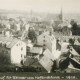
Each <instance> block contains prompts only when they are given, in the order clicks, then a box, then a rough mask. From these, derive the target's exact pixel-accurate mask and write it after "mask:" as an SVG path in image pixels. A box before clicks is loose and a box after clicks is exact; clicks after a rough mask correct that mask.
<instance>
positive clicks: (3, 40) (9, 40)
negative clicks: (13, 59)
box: [0, 36, 19, 48]
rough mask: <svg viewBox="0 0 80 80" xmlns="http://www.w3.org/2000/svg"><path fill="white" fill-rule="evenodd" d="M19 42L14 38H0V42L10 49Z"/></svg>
mask: <svg viewBox="0 0 80 80" xmlns="http://www.w3.org/2000/svg"><path fill="white" fill-rule="evenodd" d="M18 41H19V40H18V39H15V38H12V37H10V38H8V37H2V36H0V42H1V43H4V44H6V46H7V48H12V47H13V46H14V45H15V44H16V43H17V42H18Z"/></svg>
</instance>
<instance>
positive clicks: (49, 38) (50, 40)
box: [37, 31, 56, 54]
mask: <svg viewBox="0 0 80 80" xmlns="http://www.w3.org/2000/svg"><path fill="white" fill-rule="evenodd" d="M37 44H38V45H42V46H45V47H47V48H48V49H49V50H50V51H51V53H53V54H54V53H55V52H56V39H55V37H54V35H53V34H52V33H51V32H48V31H47V32H44V33H42V34H41V35H39V36H38V37H37Z"/></svg>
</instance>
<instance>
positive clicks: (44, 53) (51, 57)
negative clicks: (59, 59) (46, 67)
mask: <svg viewBox="0 0 80 80" xmlns="http://www.w3.org/2000/svg"><path fill="white" fill-rule="evenodd" d="M43 55H44V56H46V57H48V58H49V59H51V60H54V56H53V54H52V53H51V52H50V51H49V49H46V50H45V51H44V52H43Z"/></svg>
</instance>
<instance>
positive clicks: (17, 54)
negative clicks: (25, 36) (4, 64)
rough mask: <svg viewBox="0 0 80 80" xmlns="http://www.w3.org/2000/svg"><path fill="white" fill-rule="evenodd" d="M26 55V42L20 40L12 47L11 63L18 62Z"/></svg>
mask: <svg viewBox="0 0 80 80" xmlns="http://www.w3.org/2000/svg"><path fill="white" fill-rule="evenodd" d="M25 56H26V44H25V43H24V42H22V41H18V42H17V43H16V44H15V45H14V46H13V47H12V48H11V63H13V64H17V63H20V62H21V60H23V59H24V57H25Z"/></svg>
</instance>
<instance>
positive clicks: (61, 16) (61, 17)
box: [59, 8, 63, 23]
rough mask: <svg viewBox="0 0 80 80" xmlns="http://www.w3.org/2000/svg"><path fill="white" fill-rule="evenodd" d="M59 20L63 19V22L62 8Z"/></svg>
mask: <svg viewBox="0 0 80 80" xmlns="http://www.w3.org/2000/svg"><path fill="white" fill-rule="evenodd" d="M59 20H60V21H61V23H62V22H63V13H62V8H61V11H60V14H59Z"/></svg>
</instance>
